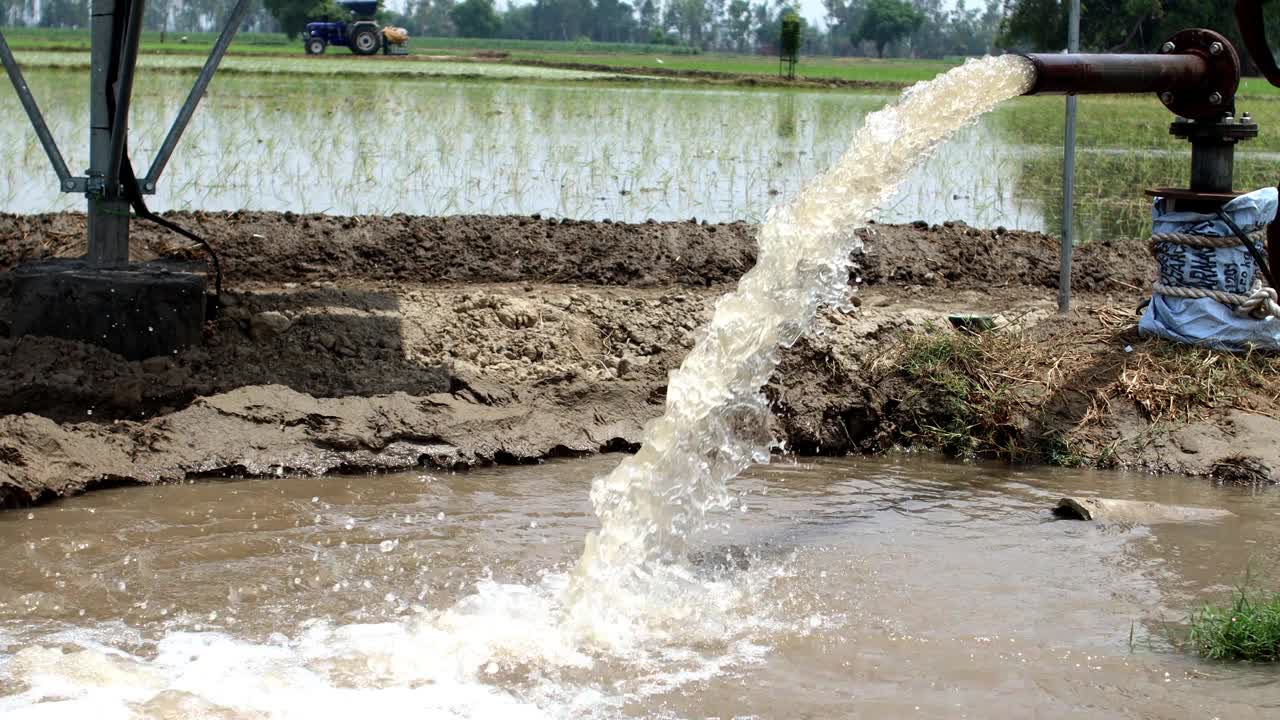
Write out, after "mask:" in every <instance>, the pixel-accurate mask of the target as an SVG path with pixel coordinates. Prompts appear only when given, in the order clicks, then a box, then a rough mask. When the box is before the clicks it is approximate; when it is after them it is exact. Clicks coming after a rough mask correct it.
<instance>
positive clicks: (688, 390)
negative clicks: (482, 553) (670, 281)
mask: <svg viewBox="0 0 1280 720" xmlns="http://www.w3.org/2000/svg"><path fill="white" fill-rule="evenodd" d="M1034 72H1035V71H1034V69H1033V68H1032V67H1031V64H1030V63H1029V62H1027V61H1026V60H1025V59H1024V58H1022V57H1020V56H1016V55H1004V56H999V57H989V58H983V59H980V60H970V61H968V62H966V63H965V64H964V65H962V66H960V67H958V68H955V69H953V70H951V71H949V72H947V73H945V74H943V75H941V76H939V77H937V78H936V79H934V80H932V81H929V82H925V83H920V84H917V85H915V86H913V87H911V88H909V89H908V90H906V91H905V92H904V93H903V94H902V97H901V99H900V100H899V101H898V102H897V103H896V104H893V105H890V106H888V107H886V108H884V109H882V110H879V111H877V112H875V113H872V114H871V115H869V116H868V117H867V121H866V124H865V125H864V126H863V127H862V128H861V129H860V130H859V131H858V134H857V136H856V137H855V138H854V141H853V144H852V146H851V147H850V148H849V150H848V152H846V153H845V154H844V156H843V157H841V158H840V160H839V161H838V162H837V163H836V165H835V166H834V167H832V168H830V169H829V170H828V171H827V172H825V173H823V174H822V175H820V176H818V177H817V178H814V179H813V180H812V181H810V182H809V183H808V184H807V185H806V186H805V187H804V188H803V189H802V190H801V192H800V193H799V195H798V196H797V197H796V198H795V199H794V200H792V201H791V202H790V203H788V204H785V205H782V206H779V207H776V208H774V209H773V210H771V211H770V212H769V214H768V216H767V218H766V221H765V223H764V225H763V227H762V228H761V229H760V236H759V245H760V247H759V257H758V260H757V261H756V265H755V267H753V268H752V269H751V270H750V271H748V272H747V273H746V274H745V275H744V276H743V277H742V279H741V280H740V281H739V283H738V287H737V289H736V290H734V291H733V292H731V293H729V294H728V295H725V296H724V297H723V298H721V299H720V300H719V302H717V304H716V307H715V313H714V315H713V316H712V318H711V321H710V323H709V324H708V325H707V327H706V328H705V329H704V330H703V332H702V335H701V337H700V338H699V340H698V342H697V343H696V345H695V346H694V348H693V350H692V351H691V352H690V353H689V355H688V357H686V358H685V360H684V362H683V363H682V364H681V366H680V368H679V369H678V370H676V371H674V372H672V373H671V377H670V381H669V382H668V385H667V405H666V413H665V414H664V415H663V416H662V417H661V418H658V419H657V420H655V421H653V422H652V423H650V424H649V425H648V426H647V427H646V428H645V432H644V437H643V444H642V447H641V449H640V451H639V452H638V453H637V454H636V455H634V456H632V457H629V458H627V459H626V460H624V461H623V462H622V463H621V464H619V465H618V467H617V469H615V470H614V471H613V472H612V473H610V474H608V475H606V476H603V477H600V478H598V479H597V480H596V481H595V483H594V485H593V487H592V491H591V499H592V502H593V504H594V505H595V509H596V513H597V514H598V515H599V516H600V521H601V529H600V531H599V533H597V534H595V535H592V536H590V537H588V539H587V543H586V549H585V551H584V553H583V556H582V560H581V562H580V565H579V568H578V573H577V577H576V583H575V585H574V588H573V589H574V592H575V593H576V596H577V597H576V598H575V602H578V603H587V604H591V605H594V607H593V608H592V612H593V613H594V612H596V611H603V610H606V609H609V608H617V607H618V602H619V600H620V599H622V598H625V597H627V596H628V595H629V594H631V593H634V592H636V591H640V592H648V591H649V590H648V588H651V587H652V584H651V583H650V582H649V581H650V579H651V575H652V573H654V572H662V570H660V569H659V568H661V567H662V566H663V565H664V564H669V563H672V562H677V563H678V562H679V560H680V559H681V556H682V555H683V554H684V552H685V544H686V542H687V540H688V539H689V538H690V537H691V535H693V534H695V533H697V532H698V531H700V530H702V529H704V528H705V526H706V523H707V518H708V513H709V512H710V511H712V510H715V509H718V508H723V507H725V505H726V503H727V500H728V496H727V492H726V483H727V482H728V481H729V480H730V479H731V478H733V477H734V476H736V475H737V474H738V473H740V472H742V471H743V470H744V469H746V467H747V466H748V465H750V464H751V463H753V462H766V461H767V460H768V458H769V451H770V440H769V438H768V434H767V430H766V429H765V428H766V423H767V420H768V417H769V407H768V402H767V400H766V398H765V397H764V394H763V392H762V391H761V389H762V387H763V386H764V384H765V383H766V382H767V381H768V379H769V376H770V375H772V374H773V371H774V369H775V368H777V366H778V357H779V351H780V349H782V348H785V347H789V346H790V345H792V344H793V343H794V342H795V341H796V340H797V339H799V337H800V336H801V335H802V334H803V333H804V332H805V330H806V329H807V328H808V327H809V326H810V325H811V324H812V323H813V318H814V315H815V314H816V313H817V310H818V308H819V307H820V306H822V305H824V304H833V303H840V302H843V301H844V299H845V295H846V293H847V287H848V283H847V277H848V269H849V255H850V253H851V252H852V251H853V250H855V249H856V248H857V247H858V246H859V244H860V241H859V240H858V239H857V237H856V235H855V234H854V233H855V230H857V229H858V228H860V227H862V226H864V225H865V224H866V223H867V221H868V220H869V219H870V218H871V215H872V213H873V212H874V211H875V210H876V209H877V208H878V207H879V206H880V205H882V204H883V203H885V202H886V201H888V200H889V199H891V198H892V196H893V194H894V193H895V191H896V190H897V188H898V186H899V185H900V184H901V183H902V181H903V180H904V179H905V178H906V177H907V175H908V173H909V172H910V171H911V169H912V168H913V167H914V166H915V165H917V164H918V163H920V162H921V161H922V160H924V159H925V158H927V157H928V156H929V154H930V153H931V152H933V151H934V150H935V149H936V148H937V147H938V145H939V144H941V143H942V142H943V141H944V140H946V139H947V138H948V137H950V136H951V135H952V134H954V133H955V132H956V131H957V130H959V129H960V128H962V127H964V126H966V125H968V124H970V123H972V122H973V121H975V120H976V119H977V118H978V117H979V116H981V115H982V114H983V113H986V112H987V111H989V110H991V109H992V108H993V107H994V106H995V105H997V104H998V103H1000V102H1001V101H1004V100H1006V99H1009V98H1011V97H1015V96H1017V95H1021V94H1022V93H1024V92H1026V90H1028V89H1029V88H1030V87H1031V85H1032V83H1033V82H1034ZM620 587H621V588H622V590H623V591H622V592H619V591H618V589H619V588H620ZM602 593H603V596H602ZM646 604H647V603H646ZM611 614H616V612H615V613H611Z"/></svg>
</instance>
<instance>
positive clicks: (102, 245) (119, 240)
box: [86, 0, 129, 267]
mask: <svg viewBox="0 0 1280 720" xmlns="http://www.w3.org/2000/svg"><path fill="white" fill-rule="evenodd" d="M92 2H93V11H92V14H91V18H90V21H91V28H90V32H91V33H92V35H91V39H90V51H89V53H90V67H89V171H88V175H89V182H88V192H87V193H86V194H87V196H88V198H89V208H88V211H89V222H88V225H89V240H88V242H89V252H88V255H87V258H88V260H89V264H91V265H93V266H96V267H111V266H116V265H124V264H126V263H128V262H129V203H128V202H126V201H125V200H124V199H122V198H121V195H120V188H119V183H116V186H115V187H110V186H108V184H107V183H106V180H107V177H106V175H107V171H108V169H109V168H110V167H111V124H112V116H111V111H110V107H109V104H108V101H107V97H108V94H109V93H110V92H111V81H112V80H113V79H114V78H112V77H111V73H110V68H111V64H112V63H111V59H112V52H111V51H112V40H113V35H114V33H115V15H116V11H117V9H119V10H123V9H124V7H123V6H124V5H125V3H124V2H121V3H119V7H118V6H117V2H116V0H92Z"/></svg>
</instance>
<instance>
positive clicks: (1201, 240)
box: [1151, 232, 1280, 320]
mask: <svg viewBox="0 0 1280 720" xmlns="http://www.w3.org/2000/svg"><path fill="white" fill-rule="evenodd" d="M1265 237H1266V234H1265V233H1263V232H1255V233H1252V234H1251V235H1249V239H1250V240H1252V241H1253V242H1255V243H1257V242H1261V241H1262V240H1263V239H1265ZM1162 243H1173V244H1175V245H1187V246H1189V247H1206V248H1228V247H1240V246H1241V243H1240V239H1239V238H1236V237H1232V236H1225V237H1218V236H1214V235H1191V234H1188V233H1157V234H1155V235H1152V236H1151V252H1152V254H1155V252H1156V247H1157V246H1158V245H1160V244H1162ZM1151 292H1153V293H1155V294H1157V295H1164V296H1166V297H1178V298H1187V299H1191V300H1198V299H1201V298H1208V299H1210V300H1217V301H1218V302H1220V303H1222V304H1223V305H1230V306H1231V307H1232V308H1234V309H1235V312H1236V314H1237V315H1243V316H1248V317H1252V318H1255V319H1258V320H1265V319H1267V318H1269V317H1274V318H1280V296H1277V293H1276V290H1275V288H1271V287H1267V286H1266V285H1265V284H1264V283H1263V282H1262V280H1261V279H1255V280H1254V281H1253V287H1252V288H1250V291H1249V294H1248V295H1240V294H1237V293H1229V292H1224V291H1222V290H1209V289H1206V288H1192V287H1180V286H1177V285H1165V284H1164V283H1162V282H1159V281H1156V282H1155V283H1152V285H1151Z"/></svg>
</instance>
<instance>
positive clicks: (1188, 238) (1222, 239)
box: [1151, 231, 1267, 253]
mask: <svg viewBox="0 0 1280 720" xmlns="http://www.w3.org/2000/svg"><path fill="white" fill-rule="evenodd" d="M1266 237H1267V235H1266V233H1264V232H1262V231H1258V232H1255V233H1252V234H1250V235H1249V239H1250V240H1252V241H1253V242H1254V243H1260V242H1262V241H1263V240H1265V239H1266ZM1161 243H1173V244H1174V245H1187V246H1189V247H1207V248H1229V247H1240V246H1241V243H1240V238H1238V237H1236V236H1234V235H1223V236H1217V235H1190V234H1188V233H1157V234H1155V235H1152V236H1151V252H1152V253H1155V251H1156V246H1157V245H1160V244H1161Z"/></svg>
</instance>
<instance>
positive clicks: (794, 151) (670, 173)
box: [0, 58, 1044, 228]
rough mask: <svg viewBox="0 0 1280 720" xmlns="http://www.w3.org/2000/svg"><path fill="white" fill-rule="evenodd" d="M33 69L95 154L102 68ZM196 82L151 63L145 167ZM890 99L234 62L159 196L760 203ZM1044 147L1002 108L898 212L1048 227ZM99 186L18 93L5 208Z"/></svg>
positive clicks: (355, 204)
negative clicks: (284, 74)
mask: <svg viewBox="0 0 1280 720" xmlns="http://www.w3.org/2000/svg"><path fill="white" fill-rule="evenodd" d="M254 60H258V59H256V58H255V59H254ZM344 65H347V64H344ZM29 81H30V84H31V85H32V87H33V89H34V91H35V93H36V97H37V99H38V100H39V102H40V103H41V106H42V107H43V109H44V110H45V113H46V115H47V116H48V118H49V122H50V125H51V127H52V129H53V132H54V135H55V136H56V137H57V138H58V139H59V142H60V144H61V146H62V148H63V151H64V153H65V154H66V155H67V156H68V164H69V166H70V167H72V168H73V169H82V168H83V167H85V166H86V163H87V146H86V142H85V137H84V136H85V131H84V128H85V127H87V119H88V118H87V109H86V103H85V92H86V91H85V88H83V87H81V85H82V84H83V77H82V74H80V73H75V72H70V71H67V72H59V71H51V70H32V71H31V72H29ZM188 87H189V79H188V78H187V77H185V76H182V75H174V74H162V73H146V72H141V73H140V75H139V79H138V84H137V87H136V90H135V101H134V112H133V130H132V136H131V143H132V150H133V154H134V158H135V166H145V165H146V164H147V162H148V161H149V158H150V157H151V155H152V153H153V152H154V151H155V149H156V148H157V147H158V146H159V144H160V141H161V140H162V138H163V134H164V132H165V131H166V130H167V127H168V124H169V122H170V119H171V117H172V115H173V113H174V109H175V108H176V107H177V106H178V105H179V104H180V103H181V101H182V99H183V97H184V93H185V92H186V90H187V88H188ZM889 100H890V97H889V96H887V95H886V96H879V95H867V94H855V93H832V92H793V91H766V90H738V89H708V88H681V87H677V86H671V85H662V86H646V85H643V84H629V85H616V84H611V85H601V84H594V83H586V84H563V83H562V84H538V83H489V82H467V81H441V80H433V81H429V82H428V81H420V82H413V81H404V80H373V79H349V78H318V77H299V78H292V79H281V78H272V77H256V76H247V75H246V76H242V75H227V76H225V77H222V78H220V79H218V80H216V81H215V82H214V84H213V85H212V87H211V90H210V92H209V94H208V97H207V98H206V99H205V101H204V103H203V104H202V106H201V108H200V111H199V112H198V113H197V114H196V115H195V118H194V120H193V121H192V124H191V127H190V129H189V130H188V132H187V136H186V137H185V138H184V140H183V142H182V144H181V145H179V147H178V150H177V152H176V153H175V155H174V158H173V160H172V161H171V162H170V164H169V167H168V169H167V171H166V175H165V177H164V179H163V181H162V183H161V186H160V192H159V195H158V196H157V197H156V198H155V200H154V201H153V203H152V204H153V205H154V206H155V207H157V208H162V209H204V210H231V209H237V208H246V209H260V210H278V211H286V210H291V211H294V212H325V213H331V214H353V213H375V214H376V213H394V212H404V213H410V214H425V215H444V214H468V213H485V214H508V213H524V214H529V213H542V214H544V215H549V216H559V217H570V218H575V219H605V218H609V219H612V220H619V221H635V222H642V221H644V220H646V219H649V218H653V219H655V220H670V219H687V218H689V217H695V216H696V217H697V218H699V219H705V220H708V221H732V220H750V221H758V220H760V219H762V218H763V216H764V213H765V212H766V210H767V209H768V208H769V207H770V206H772V205H774V204H776V203H778V202H779V201H780V200H784V199H786V198H789V197H791V196H792V195H794V194H795V193H796V192H797V191H798V190H799V187H800V184H801V182H802V181H803V180H804V179H806V178H809V177H812V176H813V175H815V174H816V173H817V172H819V171H820V170H822V169H824V168H826V167H828V166H829V165H830V164H831V163H832V162H834V160H835V159H836V158H837V157H838V156H839V155H840V153H841V152H842V151H843V150H844V149H845V146H846V144H847V143H848V138H849V137H850V136H851V135H852V133H853V130H855V129H856V128H857V127H859V126H860V125H861V123H862V121H863V119H864V118H865V117H866V115H867V114H868V113H870V112H871V111H874V110H876V109H879V108H880V107H882V106H884V105H885V104H886V103H887V102H888V101H889ZM1024 152H1026V151H1025V149H1024V150H1020V149H1018V148H1016V147H1009V146H1007V145H1006V144H1005V143H1002V142H1001V140H1000V137H999V129H998V128H997V127H995V126H994V125H991V124H990V123H987V122H984V123H982V124H979V125H976V126H974V127H971V128H968V129H966V130H965V131H962V132H961V133H960V135H959V137H958V138H957V139H955V140H954V141H952V142H951V143H949V144H948V145H946V146H945V147H944V148H943V149H942V150H941V151H940V152H939V153H938V155H937V156H935V157H934V158H932V159H931V160H930V161H929V162H927V163H925V165H924V166H923V167H921V168H920V169H918V170H917V171H916V172H914V173H912V175H911V177H910V179H909V180H908V182H907V183H906V185H905V187H904V188H903V190H902V192H901V193H900V194H899V195H898V196H897V197H896V198H895V199H894V200H893V201H892V202H891V203H890V204H889V205H888V206H887V207H885V208H883V209H882V211H881V213H880V219H882V220H884V221H912V220H917V219H923V220H926V221H929V222H942V221H944V220H963V221H966V222H969V223H970V224H973V225H976V226H992V227H994V226H996V225H1001V224H1003V225H1005V226H1006V227H1018V228H1038V227H1041V226H1042V225H1043V224H1044V212H1043V209H1042V208H1041V207H1040V206H1039V204H1038V203H1037V201H1036V200H1035V199H1034V198H1026V197H1020V196H1019V195H1018V189H1017V183H1016V178H1017V175H1018V167H1019V163H1020V154H1021V153H1024ZM83 203H84V200H83V198H81V197H79V196H75V195H63V194H61V193H58V192H56V190H55V187H54V183H53V176H52V171H50V170H49V168H48V163H47V161H46V160H45V158H44V156H43V153H42V152H41V150H40V148H39V145H38V144H36V143H35V142H34V141H33V140H32V133H31V130H30V128H29V127H27V125H26V123H25V120H24V119H23V117H22V111H21V108H20V107H18V105H17V104H16V103H4V104H3V105H0V209H3V210H6V211H10V212H46V211H55V210H66V209H73V210H78V209H81V208H82V206H83Z"/></svg>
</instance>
